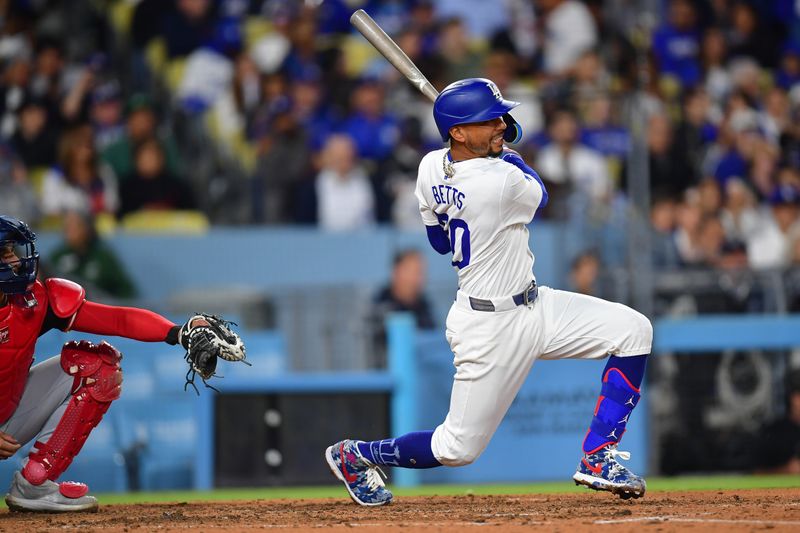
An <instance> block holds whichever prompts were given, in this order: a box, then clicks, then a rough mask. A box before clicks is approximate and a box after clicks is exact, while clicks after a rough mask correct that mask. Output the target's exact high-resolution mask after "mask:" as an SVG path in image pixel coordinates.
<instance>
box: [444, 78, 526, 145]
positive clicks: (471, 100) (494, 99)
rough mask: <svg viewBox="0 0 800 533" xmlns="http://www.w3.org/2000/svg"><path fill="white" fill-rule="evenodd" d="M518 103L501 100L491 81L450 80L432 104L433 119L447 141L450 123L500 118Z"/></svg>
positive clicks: (484, 79) (468, 122) (501, 97)
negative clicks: (452, 81)
mask: <svg viewBox="0 0 800 533" xmlns="http://www.w3.org/2000/svg"><path fill="white" fill-rule="evenodd" d="M518 105H519V102H512V101H510V100H504V99H503V95H502V94H500V89H498V88H497V85H495V84H494V82H493V81H492V80H487V79H486V78H467V79H465V80H459V81H457V82H454V83H451V84H450V85H448V86H447V87H445V88H444V90H443V91H442V92H441V93H439V96H437V97H436V101H435V102H434V103H433V118H434V120H436V127H437V128H439V134H440V135H441V136H442V140H443V141H447V140H448V139H449V138H450V128H452V127H453V126H458V125H459V124H471V123H473V122H483V121H484V120H492V119H495V118H498V117H502V116H503V115H506V114H507V113H508V112H509V111H511V110H512V109H514V108H515V107H517V106H518ZM507 123H508V122H507ZM514 124H515V125H516V122H515V123H514ZM509 125H510V124H509Z"/></svg>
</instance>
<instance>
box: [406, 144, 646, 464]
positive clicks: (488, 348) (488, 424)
mask: <svg viewBox="0 0 800 533" xmlns="http://www.w3.org/2000/svg"><path fill="white" fill-rule="evenodd" d="M447 152H448V150H446V149H442V150H436V151H434V152H431V153H429V154H428V155H426V156H425V157H424V158H423V160H422V162H421V163H420V167H419V175H418V177H417V189H416V195H417V199H418V200H419V205H420V213H421V214H422V220H423V222H424V223H425V225H427V226H435V225H437V224H441V225H443V226H444V228H445V230H446V231H447V234H448V236H449V238H450V244H451V249H452V251H453V258H452V263H453V265H454V266H455V267H456V270H457V272H458V281H459V291H458V294H457V296H456V301H455V302H454V303H453V305H452V307H451V308H450V313H449V314H448V315H447V330H446V336H447V341H448V343H449V344H450V349H451V350H452V351H453V357H454V358H453V364H454V365H455V367H456V374H455V376H454V379H453V389H452V392H451V396H450V411H449V412H448V414H447V418H446V419H445V421H444V422H443V423H442V424H441V425H440V426H439V427H437V428H436V430H435V431H434V432H433V439H432V441H431V447H432V450H433V455H434V457H436V459H437V460H438V461H439V462H440V463H442V464H444V465H448V466H458V465H464V464H469V463H471V462H472V461H474V460H475V459H476V458H477V457H478V456H479V455H480V454H481V452H482V451H483V450H484V449H485V447H486V446H487V445H488V444H489V440H490V439H491V437H492V435H493V434H494V432H495V430H496V429H497V426H498V425H499V424H500V422H501V420H502V419H503V417H504V416H505V414H506V411H507V410H508V407H509V406H510V405H511V402H512V401H513V400H514V397H515V396H516V395H517V391H518V390H519V388H520V386H522V383H523V382H524V381H525V378H526V377H527V376H528V372H529V371H530V369H531V367H532V366H533V363H534V361H536V360H537V359H563V358H581V359H600V358H603V357H606V356H607V355H609V354H614V355H617V356H634V355H644V354H647V353H649V352H650V346H651V343H652V337H653V329H652V326H651V325H650V322H649V320H647V318H646V317H645V316H643V315H641V314H640V313H637V312H636V311H634V310H633V309H631V308H629V307H626V306H624V305H622V304H618V303H612V302H608V301H605V300H601V299H599V298H594V297H592V296H586V295H583V294H577V293H573V292H567V291H560V290H554V289H551V288H549V287H543V286H540V287H539V291H538V298H536V300H535V301H534V302H531V303H530V304H528V305H517V304H516V302H513V298H511V297H512V296H514V295H516V294H519V293H521V292H523V291H524V290H525V289H526V288H527V287H528V284H529V283H530V281H531V280H532V279H533V272H532V270H533V261H534V259H533V253H531V250H530V247H529V245H528V230H527V228H526V224H528V223H529V222H530V221H531V219H532V218H533V215H534V213H535V212H536V209H537V208H538V207H539V204H540V203H541V201H542V196H543V194H542V193H543V191H542V186H541V185H540V184H539V182H538V181H536V180H535V179H534V178H532V177H530V178H529V177H527V176H526V175H525V174H524V173H523V172H522V171H521V170H520V169H519V168H518V167H516V166H514V165H512V164H511V163H509V162H506V161H503V160H502V159H497V158H476V159H470V160H467V161H462V162H458V163H454V164H453V168H454V170H455V174H453V175H452V177H446V175H445V170H444V164H445V163H444V161H446V160H444V158H445V157H447ZM472 298H479V299H491V300H493V304H497V305H493V306H492V307H491V308H492V309H497V311H487V310H486V309H485V308H481V309H476V308H475V307H474V306H473V305H472ZM509 302H511V303H510V305H509ZM503 303H505V304H507V305H501V304H503ZM589 415H590V413H587V422H588V421H589Z"/></svg>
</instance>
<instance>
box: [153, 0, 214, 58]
mask: <svg viewBox="0 0 800 533" xmlns="http://www.w3.org/2000/svg"><path fill="white" fill-rule="evenodd" d="M174 4H175V6H174V8H173V9H172V10H169V11H167V13H166V14H165V15H164V17H163V18H162V24H161V31H160V34H161V35H163V37H164V39H165V41H166V45H167V56H168V57H170V58H175V57H184V56H187V55H189V54H190V53H192V52H194V51H195V50H197V49H198V48H200V47H201V46H204V45H208V44H210V43H211V42H212V40H213V38H214V22H215V12H214V3H213V2H212V1H211V0H176V1H175V3H174Z"/></svg>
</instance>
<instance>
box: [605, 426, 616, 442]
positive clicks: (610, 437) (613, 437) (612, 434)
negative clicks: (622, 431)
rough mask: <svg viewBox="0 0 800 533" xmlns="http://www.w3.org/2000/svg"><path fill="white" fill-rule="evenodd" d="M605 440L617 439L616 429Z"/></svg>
mask: <svg viewBox="0 0 800 533" xmlns="http://www.w3.org/2000/svg"><path fill="white" fill-rule="evenodd" d="M606 438H607V439H616V438H617V428H614V429H612V430H611V433H609V434H608V435H606Z"/></svg>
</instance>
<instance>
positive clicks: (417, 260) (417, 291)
mask: <svg viewBox="0 0 800 533" xmlns="http://www.w3.org/2000/svg"><path fill="white" fill-rule="evenodd" d="M425 282H426V275H425V259H424V257H423V256H422V254H421V253H420V252H419V251H418V250H414V249H408V250H402V251H400V252H398V253H397V254H396V255H395V257H394V262H393V265H392V276H391V280H390V281H389V284H388V285H386V286H385V287H383V288H382V289H381V290H380V291H379V292H378V294H377V296H376V297H375V302H374V306H373V311H372V315H371V317H370V318H371V322H372V324H373V332H374V341H375V348H376V350H375V353H376V361H375V364H374V366H375V367H377V368H380V367H383V366H385V364H386V355H385V354H386V329H385V327H384V326H385V323H386V318H387V317H388V316H389V314H391V313H397V312H399V313H411V314H412V315H413V316H414V320H415V322H416V325H417V328H419V329H432V328H433V327H435V325H436V324H435V323H434V320H433V313H432V312H431V306H430V303H429V302H428V298H427V297H426V296H425V293H424V288H425Z"/></svg>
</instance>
